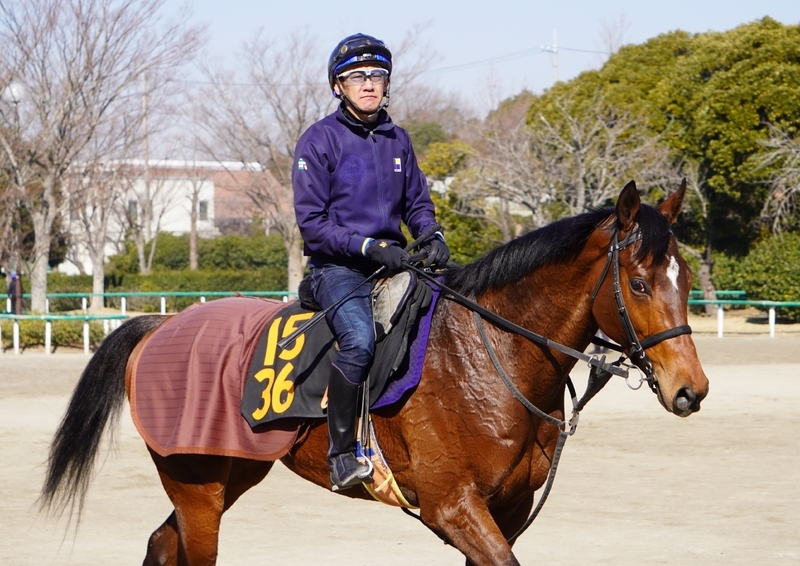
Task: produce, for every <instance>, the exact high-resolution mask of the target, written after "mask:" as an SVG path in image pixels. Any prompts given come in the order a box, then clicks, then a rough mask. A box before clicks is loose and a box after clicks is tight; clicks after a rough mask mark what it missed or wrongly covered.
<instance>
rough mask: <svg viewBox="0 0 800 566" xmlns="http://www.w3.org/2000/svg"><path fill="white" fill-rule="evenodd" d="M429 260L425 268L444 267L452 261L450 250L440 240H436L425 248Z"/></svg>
mask: <svg viewBox="0 0 800 566" xmlns="http://www.w3.org/2000/svg"><path fill="white" fill-rule="evenodd" d="M425 251H427V252H428V258H427V259H426V260H425V265H424V267H431V266H433V267H444V265H445V264H446V263H447V261H448V260H449V259H450V248H448V247H447V244H445V243H444V241H443V240H441V239H439V238H434V239H432V240H431V241H430V243H429V244H428V245H427V246H425Z"/></svg>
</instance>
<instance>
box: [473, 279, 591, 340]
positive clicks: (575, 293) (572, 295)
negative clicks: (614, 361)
mask: <svg viewBox="0 0 800 566" xmlns="http://www.w3.org/2000/svg"><path fill="white" fill-rule="evenodd" d="M587 281H588V278H587V276H586V274H585V273H582V274H581V275H580V276H578V275H577V274H575V273H573V274H572V275H570V273H567V272H566V271H565V269H564V268H563V266H552V267H543V268H541V269H539V270H537V271H536V272H534V273H531V274H529V275H527V276H526V277H524V278H523V279H521V280H520V281H517V282H516V283H514V284H512V285H509V286H508V287H507V288H506V289H505V290H504V292H500V293H495V294H492V295H489V294H487V297H486V304H487V308H489V309H490V310H493V311H494V312H496V313H497V314H499V315H500V316H502V317H504V318H507V319H508V320H510V321H512V322H514V323H516V324H518V325H519V326H522V327H523V328H526V329H528V330H530V331H531V332H535V333H536V334H540V335H542V336H544V337H545V338H548V339H550V340H552V341H554V342H558V343H560V344H563V345H565V346H569V347H570V348H574V349H578V350H582V349H583V348H585V347H586V346H587V345H588V344H589V342H590V340H591V337H592V336H593V335H594V333H595V332H596V330H597V328H596V323H595V321H594V319H593V317H592V314H591V298H590V295H591V290H590V289H589V288H590V287H591V286H592V285H593V284H592V283H588V282H587Z"/></svg>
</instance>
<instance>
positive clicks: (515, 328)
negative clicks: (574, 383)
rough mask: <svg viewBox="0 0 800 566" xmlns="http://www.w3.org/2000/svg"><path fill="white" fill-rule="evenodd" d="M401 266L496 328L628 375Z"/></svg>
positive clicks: (603, 359)
mask: <svg viewBox="0 0 800 566" xmlns="http://www.w3.org/2000/svg"><path fill="white" fill-rule="evenodd" d="M403 267H404V268H405V269H410V270H412V271H414V272H415V273H416V274H417V275H419V276H420V277H422V278H423V279H426V280H428V281H430V282H431V283H433V284H434V285H436V286H437V287H439V288H440V289H441V290H442V291H445V292H446V293H447V297H448V298H450V299H452V300H454V301H456V302H457V303H459V304H461V305H462V306H464V307H466V308H467V309H469V310H471V311H473V312H475V313H477V314H478V315H480V316H481V318H485V319H486V320H488V321H490V322H491V323H492V324H494V325H495V326H497V327H498V328H502V329H503V330H506V331H508V332H512V333H514V334H518V335H520V336H522V337H523V338H526V339H528V340H530V341H531V342H533V343H534V344H539V345H540V346H545V347H547V348H552V349H553V350H558V351H559V352H561V353H563V354H567V355H568V356H571V357H573V358H576V359H578V360H581V361H583V362H586V363H587V364H589V365H590V366H591V367H596V368H598V369H599V370H600V371H605V372H608V373H611V374H613V375H616V376H619V377H628V371H627V370H626V369H623V368H621V367H619V366H617V365H614V364H610V363H607V362H606V361H605V356H604V357H603V358H597V357H595V356H590V355H588V354H585V353H583V352H579V351H578V350H575V349H574V348H570V347H569V346H565V345H564V344H560V343H558V342H554V341H553V340H550V339H549V338H546V337H544V336H542V335H541V334H536V333H535V332H531V331H530V330H528V329H527V328H524V327H522V326H519V325H518V324H515V323H513V322H511V321H510V320H508V319H507V318H503V317H502V316H500V315H498V314H497V313H494V312H492V311H490V310H488V309H485V308H483V307H482V306H480V305H479V304H478V303H476V302H475V301H472V300H470V299H468V298H467V297H465V296H464V295H462V294H461V293H458V292H457V291H454V290H453V289H451V288H450V287H448V286H447V285H445V284H444V283H442V282H441V281H439V280H438V279H437V278H436V277H434V276H433V275H431V274H430V273H428V272H427V271H424V270H422V269H420V268H418V267H416V266H414V265H410V264H404V265H403Z"/></svg>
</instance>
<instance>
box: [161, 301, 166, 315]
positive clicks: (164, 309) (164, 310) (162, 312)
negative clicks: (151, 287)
mask: <svg viewBox="0 0 800 566" xmlns="http://www.w3.org/2000/svg"><path fill="white" fill-rule="evenodd" d="M161 314H167V298H166V297H161Z"/></svg>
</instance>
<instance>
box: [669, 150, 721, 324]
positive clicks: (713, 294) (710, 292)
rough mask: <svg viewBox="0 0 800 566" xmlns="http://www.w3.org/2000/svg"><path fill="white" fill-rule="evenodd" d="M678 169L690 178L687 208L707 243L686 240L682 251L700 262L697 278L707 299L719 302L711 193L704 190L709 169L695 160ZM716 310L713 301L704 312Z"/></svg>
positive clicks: (687, 181)
mask: <svg viewBox="0 0 800 566" xmlns="http://www.w3.org/2000/svg"><path fill="white" fill-rule="evenodd" d="M678 171H679V175H680V176H681V177H683V178H685V179H686V186H687V187H688V189H689V191H688V192H687V195H688V198H687V199H686V204H685V205H684V210H686V211H691V213H692V214H693V215H694V217H695V218H696V220H697V222H698V224H699V225H701V226H703V227H704V229H705V238H704V240H705V246H703V247H701V248H696V247H693V246H689V245H688V244H685V243H683V242H678V245H679V246H680V248H681V250H683V251H684V252H685V253H687V254H688V255H690V256H692V257H694V258H695V259H696V260H697V261H699V262H700V269H699V271H698V273H697V280H698V281H699V283H700V289H701V290H702V291H703V298H704V299H706V300H708V301H715V300H716V299H717V290H716V287H715V286H714V282H713V281H712V279H711V275H712V273H713V270H714V258H713V256H712V255H711V250H712V243H713V237H712V236H713V234H712V233H711V229H712V225H711V222H710V221H709V208H710V203H709V200H708V194H707V193H706V191H705V190H704V187H705V186H706V182H707V181H708V178H707V172H706V170H705V169H704V168H703V167H701V166H699V165H697V164H696V163H694V162H692V161H684V162H682V163H680V164H679V165H678ZM676 185H677V183H676ZM716 309H717V306H716V305H713V304H707V305H705V306H704V311H705V314H706V315H707V316H713V315H714V314H716Z"/></svg>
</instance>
